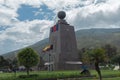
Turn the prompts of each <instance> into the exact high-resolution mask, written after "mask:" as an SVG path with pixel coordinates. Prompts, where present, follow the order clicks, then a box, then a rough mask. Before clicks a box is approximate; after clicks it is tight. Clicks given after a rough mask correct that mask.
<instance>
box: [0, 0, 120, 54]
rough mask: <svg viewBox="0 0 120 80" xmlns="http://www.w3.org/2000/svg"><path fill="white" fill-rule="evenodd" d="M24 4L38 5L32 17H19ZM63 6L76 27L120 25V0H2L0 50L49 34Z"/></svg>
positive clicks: (27, 42) (31, 42) (0, 9)
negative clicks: (22, 18)
mask: <svg viewBox="0 0 120 80" xmlns="http://www.w3.org/2000/svg"><path fill="white" fill-rule="evenodd" d="M22 5H26V6H30V7H32V8H33V9H35V8H37V10H38V11H37V10H36V11H35V12H34V11H31V12H33V13H34V16H33V17H34V18H33V19H31V20H30V19H28V18H26V19H24V20H20V19H19V18H18V17H21V15H20V14H19V13H18V11H19V9H21V8H22V7H23V6H22ZM60 10H64V11H66V14H67V16H66V20H67V22H68V23H69V24H71V25H73V26H75V29H76V30H79V29H83V28H116V27H117V28H118V27H119V26H120V17H119V14H120V0H0V14H1V15H0V20H1V21H0V51H1V52H2V53H5V52H8V51H11V50H15V49H19V48H22V47H25V46H28V45H31V44H33V43H35V42H37V41H40V40H42V39H44V38H46V37H48V36H49V29H50V27H51V26H52V25H53V23H54V22H55V21H56V20H57V18H56V14H57V12H58V11H60ZM23 11H24V10H23ZM21 13H22V11H21ZM29 14H30V13H29ZM23 15H26V14H23ZM35 16H36V17H39V16H42V17H43V16H44V17H43V18H35ZM51 16H52V17H51ZM53 16H55V17H54V18H53ZM1 27H5V28H1ZM8 45H9V47H8ZM5 47H6V48H5Z"/></svg>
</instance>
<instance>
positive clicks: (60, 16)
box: [58, 11, 66, 19]
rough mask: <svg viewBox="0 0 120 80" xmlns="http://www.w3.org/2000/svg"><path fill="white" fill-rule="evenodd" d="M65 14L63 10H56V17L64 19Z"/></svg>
mask: <svg viewBox="0 0 120 80" xmlns="http://www.w3.org/2000/svg"><path fill="white" fill-rule="evenodd" d="M65 16H66V13H65V12H64V11H60V12H58V18H59V19H64V18H65Z"/></svg>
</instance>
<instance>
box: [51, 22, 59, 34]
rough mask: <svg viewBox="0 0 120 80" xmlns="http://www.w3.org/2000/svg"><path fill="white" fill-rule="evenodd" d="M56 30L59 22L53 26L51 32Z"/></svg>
mask: <svg viewBox="0 0 120 80" xmlns="http://www.w3.org/2000/svg"><path fill="white" fill-rule="evenodd" d="M55 31H58V24H56V25H54V26H53V27H52V28H51V32H55Z"/></svg>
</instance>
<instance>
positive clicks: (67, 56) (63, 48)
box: [49, 11, 80, 70]
mask: <svg viewBox="0 0 120 80" xmlns="http://www.w3.org/2000/svg"><path fill="white" fill-rule="evenodd" d="M65 16H66V13H65V12H64V11H60V12H59V13H58V18H59V20H58V22H57V23H56V24H55V25H54V26H53V27H51V29H50V37H49V40H50V44H52V45H53V50H52V51H51V52H50V53H51V61H53V65H52V67H53V70H73V69H79V68H80V65H78V64H76V62H78V61H79V59H78V53H77V44H76V37H75V31H74V27H73V26H71V25H69V24H68V23H67V22H66V21H65V20H64V18H65Z"/></svg>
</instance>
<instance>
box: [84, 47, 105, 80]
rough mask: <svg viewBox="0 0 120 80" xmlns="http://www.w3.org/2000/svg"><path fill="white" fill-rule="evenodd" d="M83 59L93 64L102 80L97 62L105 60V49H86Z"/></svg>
mask: <svg viewBox="0 0 120 80" xmlns="http://www.w3.org/2000/svg"><path fill="white" fill-rule="evenodd" d="M84 61H88V62H91V63H93V64H94V66H95V70H96V71H97V73H98V75H99V78H100V80H102V75H101V71H100V68H99V64H100V63H102V62H104V61H106V58H105V50H104V49H102V48H96V49H90V50H87V51H86V52H85V54H84Z"/></svg>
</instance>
